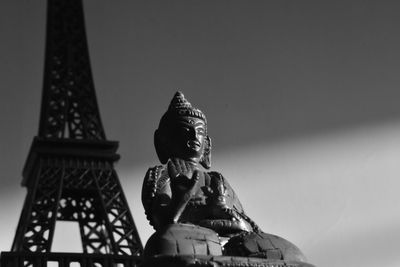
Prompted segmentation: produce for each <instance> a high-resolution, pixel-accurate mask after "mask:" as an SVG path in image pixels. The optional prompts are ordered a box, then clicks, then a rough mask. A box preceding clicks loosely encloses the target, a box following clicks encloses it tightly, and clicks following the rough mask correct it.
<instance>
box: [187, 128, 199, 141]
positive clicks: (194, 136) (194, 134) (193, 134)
mask: <svg viewBox="0 0 400 267" xmlns="http://www.w3.org/2000/svg"><path fill="white" fill-rule="evenodd" d="M189 136H190V138H191V139H196V140H197V138H198V135H197V131H196V129H193V128H192V129H190V131H189Z"/></svg>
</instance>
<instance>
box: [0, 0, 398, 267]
mask: <svg viewBox="0 0 400 267" xmlns="http://www.w3.org/2000/svg"><path fill="white" fill-rule="evenodd" d="M84 4H85V15H86V28H87V34H88V41H89V50H90V55H91V62H92V70H93V76H94V80H95V85H96V91H97V96H98V102H99V106H100V112H101V116H102V119H103V124H104V127H105V130H106V134H107V137H108V139H110V140H118V141H120V149H119V153H120V154H121V156H122V158H121V160H120V162H119V163H118V164H117V166H116V169H117V171H118V173H119V176H120V180H121V183H122V185H123V188H124V191H125V194H126V196H127V198H128V201H129V205H130V208H131V211H132V213H133V216H134V219H135V222H136V226H137V227H138V230H139V233H140V236H141V238H142V241H143V242H145V241H146V240H147V238H148V237H149V236H150V235H151V233H152V229H151V228H150V226H148V223H147V221H146V219H145V216H144V211H143V208H142V205H141V202H140V190H141V185H142V179H143V177H144V174H145V172H146V170H147V168H148V167H150V166H154V165H156V164H158V159H157V157H156V154H155V151H154V147H153V132H154V130H155V128H156V127H157V126H158V122H159V119H160V118H161V116H162V114H163V113H164V112H165V110H166V109H167V107H168V104H169V101H170V99H171V98H172V96H173V94H174V92H175V91H176V90H177V89H180V90H182V91H183V92H184V94H185V96H186V97H187V98H188V99H189V101H190V102H192V104H193V105H195V106H196V107H198V108H200V109H201V110H202V111H204V113H205V114H206V115H207V118H208V121H209V125H208V127H209V134H210V135H211V137H212V139H213V166H212V169H213V170H218V171H220V172H222V174H223V175H224V176H225V177H226V178H227V179H228V180H229V182H230V184H231V185H232V187H233V188H234V189H235V191H236V192H237V193H238V195H239V198H240V199H241V202H242V204H243V206H244V208H245V210H246V211H247V214H248V215H249V216H250V217H252V218H253V219H254V220H255V221H256V222H257V223H258V224H259V225H260V226H261V228H262V229H263V230H264V231H265V232H269V233H274V234H277V235H280V236H282V237H284V238H287V239H289V240H290V241H292V242H293V243H295V244H296V245H298V246H299V247H300V248H301V249H302V250H303V252H304V253H305V254H306V255H307V257H308V259H309V261H310V262H311V263H313V264H315V265H317V266H327V267H333V266H377V265H380V266H388V267H394V266H398V265H399V264H400V255H399V253H398V249H399V244H400V226H399V225H400V212H399V209H400V196H399V194H398V188H399V187H400V181H399V178H398V176H399V175H400V165H399V164H398V160H399V158H400V142H399V139H400V120H399V116H400V105H399V104H398V102H399V99H400V90H399V88H398V86H399V85H400V75H398V72H399V70H400V52H399V49H398V48H399V47H400V35H399V26H400V17H399V16H398V14H399V13H400V3H397V2H395V1H379V2H378V1H335V2H334V3H333V1H331V2H330V3H327V2H320V1H113V2H111V1H100V0H97V1H94V0H86V1H84ZM45 5H46V3H45V1H22V0H4V1H2V2H1V3H0V32H1V34H2V36H1V42H0V77H1V81H0V85H1V90H0V93H1V95H0V96H1V97H0V102H1V104H0V116H1V125H2V131H1V134H0V148H1V154H0V159H1V161H0V162H1V167H0V182H1V188H0V212H1V220H0V231H1V239H0V249H1V250H2V251H8V250H9V249H10V247H11V243H12V240H13V237H14V231H15V228H16V226H17V223H18V219H19V213H20V211H21V209H22V205H23V200H24V198H25V189H24V188H21V187H20V186H19V184H20V181H21V180H22V177H21V171H22V168H23V164H24V162H25V159H26V156H27V154H28V150H29V146H30V143H31V141H32V138H33V136H34V135H36V134H37V130H38V122H39V110H40V109H39V108H40V98H41V88H42V77H43V62H44V34H45V15H46V12H45V11H46V10H45ZM64 226H65V225H64ZM65 227H67V228H65V229H68V230H65V231H60V230H56V235H55V244H54V246H53V248H54V249H53V251H57V250H69V251H74V250H75V251H79V249H77V246H76V245H74V241H73V240H72V239H73V238H74V237H73V233H71V232H70V231H73V230H76V234H78V230H77V229H78V228H73V227H72V228H71V227H70V226H65ZM76 227H77V226H76ZM57 229H61V228H57ZM71 244H72V245H71Z"/></svg>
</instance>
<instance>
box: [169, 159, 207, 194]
mask: <svg viewBox="0 0 400 267" xmlns="http://www.w3.org/2000/svg"><path fill="white" fill-rule="evenodd" d="M168 175H169V177H170V181H171V190H172V196H173V197H177V196H178V197H182V196H184V195H185V194H189V196H186V197H189V199H190V196H191V195H192V194H193V193H192V192H191V191H193V189H194V187H195V186H196V184H197V182H198V181H199V177H200V173H199V171H198V170H194V167H193V166H191V165H190V164H189V163H186V162H185V161H184V160H181V159H172V160H170V161H168ZM189 199H188V200H189Z"/></svg>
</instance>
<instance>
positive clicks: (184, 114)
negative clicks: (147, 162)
mask: <svg viewBox="0 0 400 267" xmlns="http://www.w3.org/2000/svg"><path fill="white" fill-rule="evenodd" d="M154 144H155V148H156V152H157V155H158V158H159V160H160V162H161V163H162V165H158V166H155V167H153V168H150V169H149V170H148V171H147V173H146V176H145V178H144V182H143V189H142V203H143V206H144V209H145V213H146V216H147V218H148V220H149V222H150V224H151V225H152V226H153V227H154V229H155V231H156V232H155V234H153V235H152V236H151V237H150V239H149V240H148V242H147V244H146V246H145V250H144V262H145V264H144V265H145V266H149V267H150V266H174V267H175V266H191V264H197V265H196V266H202V264H201V262H203V265H204V266H209V265H210V261H212V260H214V261H215V259H216V257H217V258H218V257H219V259H220V260H221V261H229V264H230V265H229V264H228V265H229V266H236V265H235V263H232V261H233V262H236V263H238V264H239V265H238V266H241V265H240V263H241V261H244V262H247V263H248V262H249V259H250V260H251V262H254V264H255V265H254V266H269V265H265V264H264V265H263V263H266V262H277V263H279V262H285V264H286V263H292V265H285V266H312V265H309V264H307V263H305V258H304V256H303V254H302V253H301V251H300V250H299V249H298V248H297V247H296V246H295V245H293V244H292V243H290V242H289V241H287V240H285V239H283V238H281V237H278V236H275V235H271V234H267V233H264V232H262V231H261V229H260V228H259V227H258V226H257V224H256V223H255V222H254V221H253V220H252V219H251V218H249V217H248V216H247V215H246V213H245V212H244V209H243V207H242V204H241V203H240V201H239V198H238V197H237V195H236V194H235V192H234V190H233V189H232V187H231V186H230V185H229V183H228V181H227V180H226V179H225V178H224V177H223V176H222V175H221V174H220V173H218V172H214V171H207V170H209V169H210V167H211V138H210V137H209V135H208V131H207V120H206V117H205V115H204V113H203V112H202V111H200V110H199V109H197V108H195V107H193V106H192V105H191V104H190V103H189V102H188V101H187V100H186V99H185V97H184V95H183V94H182V93H181V92H177V93H176V94H175V95H174V97H173V99H172V101H171V103H170V105H169V108H168V110H167V112H166V113H165V114H164V115H163V116H162V118H161V121H160V124H159V127H158V129H157V130H156V131H155V133H154ZM185 258H186V259H191V261H189V262H191V263H189V262H186V263H184V261H182V259H185ZM179 259H180V261H179ZM200 259H201V260H202V261H201V260H200ZM177 260H178V261H179V264H178V263H177V262H176V261H177ZM193 260H195V261H196V262H195V263H194V262H193ZM199 260H200V261H199ZM213 264H214V265H215V262H214V263H213ZM224 264H225V265H226V262H225V263H224ZM224 264H222V265H224ZM257 264H258V265H257ZM214 265H213V266H214ZM216 266H218V265H216ZM276 266H280V265H276ZM282 266H283V265H282Z"/></svg>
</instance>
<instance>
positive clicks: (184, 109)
mask: <svg viewBox="0 0 400 267" xmlns="http://www.w3.org/2000/svg"><path fill="white" fill-rule="evenodd" d="M167 113H168V114H171V115H175V116H179V117H181V116H190V117H195V118H199V119H202V120H203V121H204V122H205V123H206V124H207V120H206V116H205V115H204V113H203V112H202V111H201V110H200V109H198V108H195V107H193V106H192V104H190V102H189V101H187V100H186V98H185V96H184V95H183V93H182V92H180V91H178V92H176V93H175V95H174V97H173V98H172V100H171V103H170V104H169V107H168V111H167Z"/></svg>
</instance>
